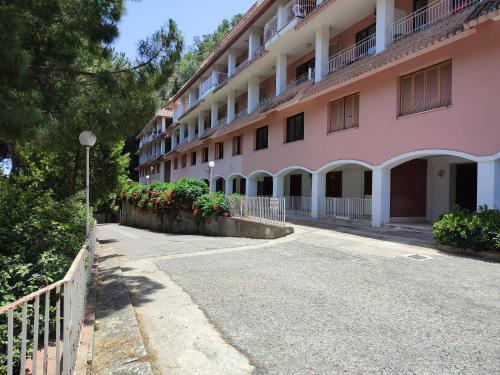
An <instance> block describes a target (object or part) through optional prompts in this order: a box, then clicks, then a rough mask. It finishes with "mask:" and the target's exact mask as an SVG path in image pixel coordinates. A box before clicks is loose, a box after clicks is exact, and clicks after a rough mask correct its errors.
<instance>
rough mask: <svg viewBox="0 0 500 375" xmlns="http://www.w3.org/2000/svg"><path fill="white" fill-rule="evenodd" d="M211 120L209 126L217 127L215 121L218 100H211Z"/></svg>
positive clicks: (217, 116)
mask: <svg viewBox="0 0 500 375" xmlns="http://www.w3.org/2000/svg"><path fill="white" fill-rule="evenodd" d="M210 115H211V119H212V120H211V121H212V124H211V126H210V127H211V128H212V129H213V128H215V127H217V125H218V124H217V122H218V121H219V103H218V102H213V103H212V112H211V114H210Z"/></svg>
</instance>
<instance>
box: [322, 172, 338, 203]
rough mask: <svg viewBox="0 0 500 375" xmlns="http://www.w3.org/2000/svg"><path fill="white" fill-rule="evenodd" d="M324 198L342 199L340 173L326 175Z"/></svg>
mask: <svg viewBox="0 0 500 375" xmlns="http://www.w3.org/2000/svg"><path fill="white" fill-rule="evenodd" d="M326 196H327V197H330V198H342V171H337V172H330V173H327V174H326Z"/></svg>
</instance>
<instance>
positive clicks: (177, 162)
mask: <svg viewBox="0 0 500 375" xmlns="http://www.w3.org/2000/svg"><path fill="white" fill-rule="evenodd" d="M177 168H179V159H177V158H174V169H177Z"/></svg>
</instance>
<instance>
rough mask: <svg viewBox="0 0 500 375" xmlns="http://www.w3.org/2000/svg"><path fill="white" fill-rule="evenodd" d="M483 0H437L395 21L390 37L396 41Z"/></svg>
mask: <svg viewBox="0 0 500 375" xmlns="http://www.w3.org/2000/svg"><path fill="white" fill-rule="evenodd" d="M481 1H482V0H436V1H433V2H431V3H430V4H428V5H427V6H426V7H424V8H422V9H419V10H418V11H416V12H413V13H410V14H409V15H408V16H406V17H403V18H402V19H400V20H399V21H397V22H395V23H394V24H393V25H392V26H390V27H389V29H388V31H387V32H388V34H389V35H388V39H389V40H390V41H393V42H396V41H398V40H399V39H402V38H404V37H406V36H408V35H410V34H412V33H414V32H416V31H419V30H422V29H424V28H426V27H428V26H430V25H432V24H434V23H436V22H438V21H441V20H442V19H444V18H446V17H448V16H451V15H452V14H455V13H457V12H460V11H462V10H464V9H467V8H469V7H470V6H472V5H474V4H476V3H479V2H481Z"/></svg>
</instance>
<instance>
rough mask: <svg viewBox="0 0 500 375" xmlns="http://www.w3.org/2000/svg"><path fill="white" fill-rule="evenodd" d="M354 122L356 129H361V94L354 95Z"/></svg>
mask: <svg viewBox="0 0 500 375" xmlns="http://www.w3.org/2000/svg"><path fill="white" fill-rule="evenodd" d="M352 122H353V124H352V125H353V126H354V127H356V128H357V127H359V94H356V95H354V110H353V117H352Z"/></svg>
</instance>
